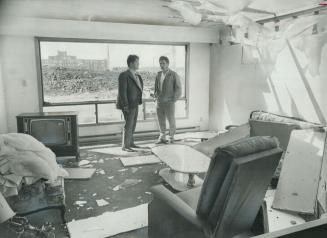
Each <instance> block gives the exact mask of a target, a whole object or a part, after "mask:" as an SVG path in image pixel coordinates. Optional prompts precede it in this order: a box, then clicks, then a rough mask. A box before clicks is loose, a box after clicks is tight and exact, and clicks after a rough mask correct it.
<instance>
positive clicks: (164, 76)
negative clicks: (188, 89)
mask: <svg viewBox="0 0 327 238" xmlns="http://www.w3.org/2000/svg"><path fill="white" fill-rule="evenodd" d="M159 64H160V68H161V69H162V71H160V72H158V74H157V77H156V81H155V90H154V97H155V98H156V100H157V117H158V123H159V128H160V136H159V139H158V141H157V144H162V143H164V144H166V143H168V141H167V140H166V119H168V122H169V137H170V138H169V139H170V142H171V143H173V142H174V135H175V132H176V120H175V102H176V101H177V99H179V98H180V96H181V94H182V86H181V81H180V79H179V76H178V75H177V73H176V72H174V71H173V70H171V69H169V59H168V57H166V56H161V57H160V58H159Z"/></svg>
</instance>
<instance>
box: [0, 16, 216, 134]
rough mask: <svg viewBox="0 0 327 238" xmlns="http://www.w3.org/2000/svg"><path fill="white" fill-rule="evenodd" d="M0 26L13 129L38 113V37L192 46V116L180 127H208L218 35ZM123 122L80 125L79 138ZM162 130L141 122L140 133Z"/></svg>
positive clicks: (62, 24) (72, 25) (98, 26)
mask: <svg viewBox="0 0 327 238" xmlns="http://www.w3.org/2000/svg"><path fill="white" fill-rule="evenodd" d="M4 22H6V24H0V35H1V38H0V49H1V54H2V55H3V81H4V88H5V91H6V107H7V109H8V111H7V119H8V131H9V132H13V131H16V119H15V117H16V115H18V114H19V113H22V112H37V111H39V97H40V95H39V92H38V81H37V65H36V55H35V43H34V36H42V37H47V36H51V37H59V38H60V37H63V38H79V37H81V38H88V39H107V40H119V39H121V40H127V39H130V40H139V41H149V40H151V41H158V42H160V41H165V42H168V41H171V42H189V41H191V44H190V61H189V68H190V72H189V81H188V83H189V91H188V92H189V98H190V101H189V118H188V119H183V120H182V119H181V120H178V121H177V126H178V127H187V126H200V127H201V129H207V128H208V121H209V93H208V91H209V72H210V43H211V42H215V41H217V39H218V31H216V30H210V29H202V28H201V29H200V28H192V27H166V26H146V25H131V24H113V23H99V22H83V21H65V20H49V19H47V20H45V19H42V20H40V19H32V20H31V19H25V20H24V21H22V20H21V19H18V20H17V19H16V20H13V21H11V22H9V21H4ZM121 128H122V125H121V124H116V125H106V126H98V127H94V126H90V127H81V128H80V135H81V136H84V135H95V134H107V133H117V132H120V131H121ZM153 129H157V124H156V122H154V121H151V122H142V123H138V126H137V128H136V130H137V131H140V130H153Z"/></svg>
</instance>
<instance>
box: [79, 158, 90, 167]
mask: <svg viewBox="0 0 327 238" xmlns="http://www.w3.org/2000/svg"><path fill="white" fill-rule="evenodd" d="M89 163H90V161H89V160H86V159H83V160H81V161H79V162H78V166H84V165H88V164H89Z"/></svg>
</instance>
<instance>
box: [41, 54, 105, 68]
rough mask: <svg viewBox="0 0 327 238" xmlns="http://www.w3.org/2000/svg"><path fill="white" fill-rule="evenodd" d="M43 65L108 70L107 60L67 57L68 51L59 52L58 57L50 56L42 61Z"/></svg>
mask: <svg viewBox="0 0 327 238" xmlns="http://www.w3.org/2000/svg"><path fill="white" fill-rule="evenodd" d="M108 58H109V57H108ZM42 63H43V65H48V66H50V67H65V68H72V69H83V70H89V71H98V72H99V71H100V72H101V71H105V70H106V69H107V68H108V62H107V60H106V59H103V60H94V59H78V58H77V57H76V56H71V55H67V52H66V51H58V52H57V55H55V56H49V57H48V59H46V60H42Z"/></svg>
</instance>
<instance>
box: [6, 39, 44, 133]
mask: <svg viewBox="0 0 327 238" xmlns="http://www.w3.org/2000/svg"><path fill="white" fill-rule="evenodd" d="M0 41H1V42H0V43H1V44H0V52H1V55H2V59H3V63H2V71H3V72H2V76H3V82H4V90H5V93H6V100H5V101H6V108H7V122H8V131H9V132H15V131H16V116H17V115H18V114H20V113H24V112H38V111H39V101H38V89H37V77H36V63H35V47H34V40H33V38H31V37H20V36H1V38H0Z"/></svg>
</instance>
